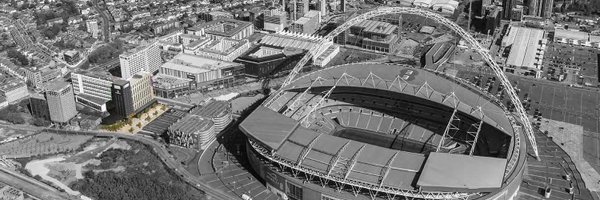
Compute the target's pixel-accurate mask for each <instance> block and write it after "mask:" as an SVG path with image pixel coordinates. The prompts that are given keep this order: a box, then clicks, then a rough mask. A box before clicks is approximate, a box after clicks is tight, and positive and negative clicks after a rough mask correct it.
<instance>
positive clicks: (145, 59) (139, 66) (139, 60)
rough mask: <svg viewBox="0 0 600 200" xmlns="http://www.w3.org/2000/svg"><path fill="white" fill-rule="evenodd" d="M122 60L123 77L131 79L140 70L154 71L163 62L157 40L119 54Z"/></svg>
mask: <svg viewBox="0 0 600 200" xmlns="http://www.w3.org/2000/svg"><path fill="white" fill-rule="evenodd" d="M119 59H120V62H121V77H122V78H123V79H129V78H131V77H132V76H133V75H135V74H137V73H138V72H150V73H154V72H156V71H158V68H159V67H160V65H161V64H162V59H161V57H160V49H159V48H158V44H157V43H156V42H154V43H151V44H146V45H141V46H139V47H137V48H135V49H132V50H130V51H127V52H125V53H122V54H121V55H119Z"/></svg>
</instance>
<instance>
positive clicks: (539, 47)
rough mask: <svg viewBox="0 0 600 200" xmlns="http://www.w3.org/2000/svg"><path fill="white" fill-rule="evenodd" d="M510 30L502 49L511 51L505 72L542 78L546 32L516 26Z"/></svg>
mask: <svg viewBox="0 0 600 200" xmlns="http://www.w3.org/2000/svg"><path fill="white" fill-rule="evenodd" d="M509 29H510V30H509V32H508V34H507V35H506V36H505V37H504V38H503V39H502V48H504V49H505V51H510V53H509V54H508V58H507V59H506V66H507V67H506V68H505V69H504V71H506V72H512V73H519V74H523V75H530V76H534V77H536V78H540V77H541V76H542V60H543V58H544V49H546V48H545V46H546V42H547V40H546V39H545V38H544V30H541V29H533V28H525V27H516V26H511V27H510V28H509Z"/></svg>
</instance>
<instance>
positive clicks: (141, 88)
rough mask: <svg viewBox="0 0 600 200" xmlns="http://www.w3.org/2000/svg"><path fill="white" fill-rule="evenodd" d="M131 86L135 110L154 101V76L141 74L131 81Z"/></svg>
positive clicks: (147, 73)
mask: <svg viewBox="0 0 600 200" xmlns="http://www.w3.org/2000/svg"><path fill="white" fill-rule="evenodd" d="M129 83H130V85H131V98H132V101H133V110H136V111H137V110H138V109H140V108H144V107H146V106H147V105H148V104H149V103H152V101H153V100H154V89H153V88H152V74H151V73H149V72H139V73H137V74H135V75H133V76H132V77H131V78H130V79H129Z"/></svg>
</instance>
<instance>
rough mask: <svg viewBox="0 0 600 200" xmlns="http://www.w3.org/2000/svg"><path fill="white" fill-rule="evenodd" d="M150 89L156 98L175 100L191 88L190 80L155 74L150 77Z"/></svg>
mask: <svg viewBox="0 0 600 200" xmlns="http://www.w3.org/2000/svg"><path fill="white" fill-rule="evenodd" d="M152 87H154V95H156V96H158V97H163V98H176V97H178V96H179V95H180V94H184V93H187V92H189V91H190V89H191V88H192V80H191V79H188V78H179V77H175V76H169V75H165V74H157V75H156V76H153V77H152Z"/></svg>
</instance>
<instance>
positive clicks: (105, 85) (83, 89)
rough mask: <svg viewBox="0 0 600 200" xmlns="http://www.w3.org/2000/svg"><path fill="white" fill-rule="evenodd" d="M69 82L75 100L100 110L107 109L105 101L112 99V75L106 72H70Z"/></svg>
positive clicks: (104, 110)
mask: <svg viewBox="0 0 600 200" xmlns="http://www.w3.org/2000/svg"><path fill="white" fill-rule="evenodd" d="M71 84H73V91H74V93H75V100H76V102H77V103H81V104H83V105H84V106H87V107H90V108H92V109H94V110H97V111H100V112H106V111H108V108H107V103H108V102H109V101H110V100H112V94H111V88H112V84H113V76H112V75H111V74H109V73H108V72H100V71H97V72H93V71H81V72H73V73H71Z"/></svg>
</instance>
